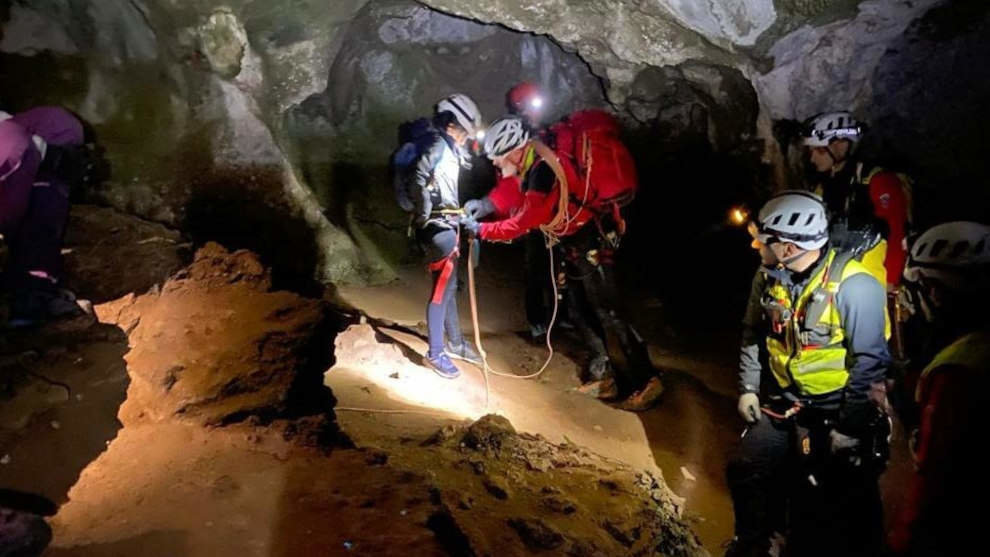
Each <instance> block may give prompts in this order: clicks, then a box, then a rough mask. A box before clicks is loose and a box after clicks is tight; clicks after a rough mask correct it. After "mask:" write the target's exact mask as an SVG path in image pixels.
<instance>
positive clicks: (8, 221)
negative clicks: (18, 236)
mask: <svg viewBox="0 0 990 557" xmlns="http://www.w3.org/2000/svg"><path fill="white" fill-rule="evenodd" d="M40 165H41V153H40V152H38V149H37V148H36V147H35V145H34V141H33V140H32V139H31V134H30V133H29V132H28V131H27V130H26V129H24V128H23V127H21V126H20V125H19V124H17V123H16V122H14V121H13V120H6V121H4V122H0V234H9V233H10V232H11V231H12V230H15V229H16V228H17V227H18V226H19V225H20V222H21V220H22V219H23V218H24V214H25V213H26V212H27V209H28V200H29V199H30V198H31V188H32V187H33V186H34V178H35V175H36V174H37V173H38V167H39V166H40Z"/></svg>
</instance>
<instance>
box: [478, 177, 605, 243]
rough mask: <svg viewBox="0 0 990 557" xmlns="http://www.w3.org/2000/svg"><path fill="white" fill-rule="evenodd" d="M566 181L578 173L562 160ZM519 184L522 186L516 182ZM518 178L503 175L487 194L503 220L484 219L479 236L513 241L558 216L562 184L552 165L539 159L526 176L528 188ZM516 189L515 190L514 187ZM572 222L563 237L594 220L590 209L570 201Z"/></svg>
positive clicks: (498, 240) (495, 240)
mask: <svg viewBox="0 0 990 557" xmlns="http://www.w3.org/2000/svg"><path fill="white" fill-rule="evenodd" d="M562 166H563V167H564V172H565V174H567V180H568V182H569V183H570V182H571V181H573V180H577V179H578V178H577V173H576V172H575V171H574V170H573V168H570V167H569V166H568V165H567V164H566V163H562ZM516 184H519V185H516ZM521 184H522V181H521V180H520V179H519V178H512V177H510V178H501V179H500V180H499V182H498V184H496V186H495V189H494V190H492V193H490V194H489V195H488V197H489V199H490V200H491V201H492V204H493V205H495V210H496V215H497V216H501V217H503V218H501V219H500V220H497V221H494V222H483V223H481V228H480V231H479V235H480V236H481V239H482V240H488V241H490V242H511V241H512V240H515V239H516V238H519V237H520V236H523V235H525V234H526V233H528V232H529V231H531V230H534V229H536V228H539V227H540V226H541V225H544V224H549V223H550V222H551V221H552V220H553V219H554V217H555V216H556V215H557V210H558V201H559V200H560V183H559V182H558V180H557V177H556V175H554V173H553V170H552V169H551V168H550V165H549V164H547V163H545V162H543V161H542V160H537V162H536V163H534V164H533V166H532V167H531V168H530V169H529V171H528V172H527V173H526V176H525V188H523V187H522V185H521ZM514 186H515V187H516V190H515V191H512V188H513V187H514ZM568 214H569V217H570V219H571V220H570V221H569V223H568V224H567V225H566V226H565V227H564V230H563V231H562V232H561V234H560V235H561V236H568V235H570V234H573V233H574V232H577V231H578V230H579V229H580V228H581V227H582V226H584V225H585V224H586V223H587V222H588V221H590V220H591V218H592V217H593V214H592V213H591V211H590V210H588V209H585V208H582V207H580V206H579V205H578V204H577V203H574V202H571V203H570V205H569V209H568Z"/></svg>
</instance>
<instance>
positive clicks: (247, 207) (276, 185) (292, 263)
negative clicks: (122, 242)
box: [181, 166, 323, 297]
mask: <svg viewBox="0 0 990 557" xmlns="http://www.w3.org/2000/svg"><path fill="white" fill-rule="evenodd" d="M282 172H283V171H282V169H281V168H278V167H267V166H257V167H230V168H216V167H215V168H210V169H209V170H207V171H206V172H204V173H202V174H200V175H199V176H197V177H196V178H195V179H194V180H193V182H192V184H191V186H190V193H189V197H188V201H187V203H186V205H185V207H184V212H183V218H182V223H181V228H182V230H183V231H184V232H185V233H186V234H188V235H189V236H190V237H191V238H192V240H193V241H194V242H195V243H196V244H197V245H199V244H202V243H205V242H207V241H215V242H218V243H220V244H222V245H223V246H225V247H227V248H228V249H230V250H235V249H248V250H251V251H253V252H255V253H257V254H258V255H259V256H260V257H261V260H262V262H263V263H264V264H265V265H267V266H270V267H271V268H272V282H273V284H274V287H275V288H276V289H285V290H292V291H294V292H299V293H301V294H304V295H308V296H317V297H318V296H319V295H320V294H321V292H322V290H323V286H322V285H321V284H319V283H318V282H317V281H316V280H315V278H314V277H315V276H316V268H317V264H318V262H319V259H318V258H319V247H318V246H317V243H316V238H315V234H314V232H313V230H312V229H311V228H310V226H309V225H308V224H306V222H305V221H304V220H303V219H302V218H301V217H299V216H297V215H296V213H295V211H294V210H293V209H292V208H291V207H290V206H289V205H288V203H287V201H286V199H285V198H284V197H283V196H281V195H279V193H280V192H282V191H283V190H282V181H283V174H282Z"/></svg>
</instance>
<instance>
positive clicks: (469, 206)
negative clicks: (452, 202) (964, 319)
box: [464, 197, 495, 219]
mask: <svg viewBox="0 0 990 557" xmlns="http://www.w3.org/2000/svg"><path fill="white" fill-rule="evenodd" d="M464 212H465V213H466V214H467V216H469V217H471V218H472V219H483V218H485V217H487V216H488V215H490V214H492V213H494V212H495V204H494V203H492V201H491V199H488V198H487V197H482V198H481V199H472V200H471V201H468V202H467V203H465V204H464Z"/></svg>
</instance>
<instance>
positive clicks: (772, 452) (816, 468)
mask: <svg viewBox="0 0 990 557" xmlns="http://www.w3.org/2000/svg"><path fill="white" fill-rule="evenodd" d="M810 413H811V411H802V412H801V414H799V415H798V416H797V418H800V419H798V420H795V419H790V420H775V419H772V418H769V417H768V416H763V417H762V419H761V420H760V421H759V422H757V423H756V424H754V425H751V426H750V427H749V429H748V430H747V432H746V434H745V435H744V436H743V438H742V441H741V443H740V446H739V452H738V454H737V455H736V457H735V458H733V459H732V460H731V461H730V463H729V466H728V470H727V474H728V481H729V490H730V492H731V494H732V504H733V509H734V511H735V516H736V528H735V530H736V537H737V538H738V539H739V540H740V542H742V543H744V544H754V545H759V544H761V543H765V540H767V539H769V537H770V535H771V534H772V533H773V532H774V531H778V532H781V533H786V534H787V554H788V555H790V556H794V557H804V556H812V557H814V556H818V555H821V556H826V555H852V556H864V557H865V556H873V555H878V554H879V553H880V552H881V548H882V540H883V511H882V506H881V502H880V491H879V486H878V483H877V475H876V473H875V472H873V471H870V470H868V469H866V468H864V467H857V466H853V465H852V464H850V463H849V462H848V460H847V459H843V458H839V457H833V456H832V455H831V454H830V453H829V448H828V432H829V429H830V428H829V426H827V425H826V424H825V422H824V416H821V415H819V416H808V415H807V414H810ZM802 416H803V417H802ZM805 432H807V433H805ZM805 437H807V438H808V440H809V444H808V445H805V444H804V442H803V439H804V438H805ZM805 447H807V449H809V453H810V454H807V455H805V454H804V450H803V449H804V448H805ZM812 478H813V480H812Z"/></svg>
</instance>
